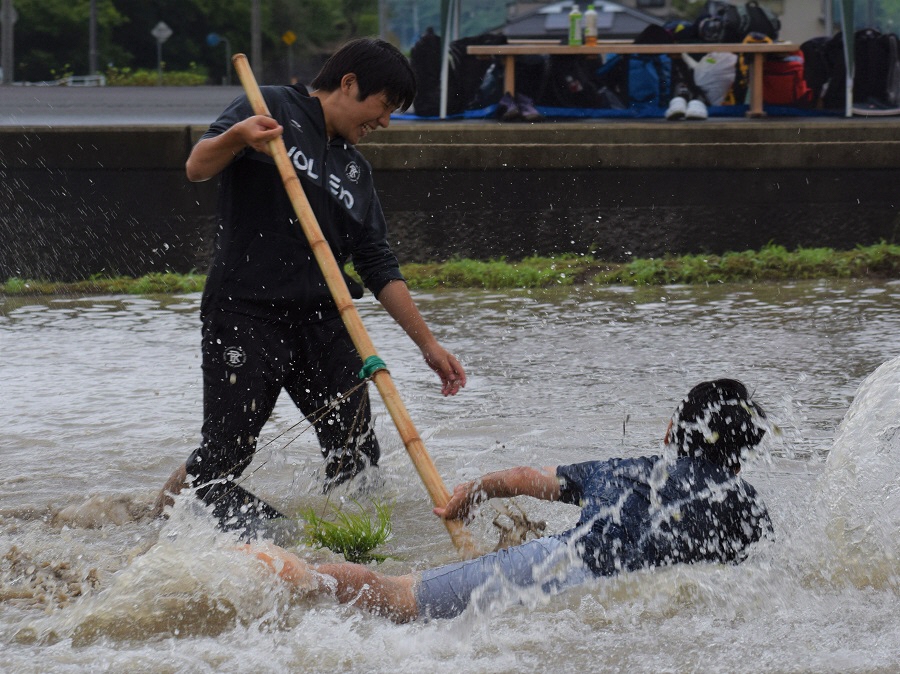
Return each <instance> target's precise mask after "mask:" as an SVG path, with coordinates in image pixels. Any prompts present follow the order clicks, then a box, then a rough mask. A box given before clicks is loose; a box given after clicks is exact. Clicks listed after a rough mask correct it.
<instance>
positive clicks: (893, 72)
mask: <svg viewBox="0 0 900 674" xmlns="http://www.w3.org/2000/svg"><path fill="white" fill-rule="evenodd" d="M853 51H854V57H855V63H854V71H855V72H854V76H853V100H854V101H855V102H859V103H865V102H877V103H879V104H882V105H887V106H900V56H898V52H900V48H898V38H897V35H896V34H894V33H887V34H883V33H880V32H879V31H877V30H874V29H873V28H863V29H861V30H858V31H856V33H855V34H854V50H853ZM825 57H826V62H827V67H828V74H829V77H828V81H827V87H826V89H825V93H824V95H823V97H822V103H823V105H824V107H826V108H842V107H844V106H845V105H846V90H845V87H844V82H845V81H846V78H847V69H846V65H845V63H844V48H843V36H842V34H841V33H838V34H836V35H835V36H834V37H832V38H830V40H829V41H828V43H827V45H826V47H825Z"/></svg>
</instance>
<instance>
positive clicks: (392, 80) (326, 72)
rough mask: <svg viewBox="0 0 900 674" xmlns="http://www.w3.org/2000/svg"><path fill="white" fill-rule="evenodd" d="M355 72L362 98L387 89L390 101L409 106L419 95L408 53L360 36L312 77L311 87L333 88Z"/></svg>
mask: <svg viewBox="0 0 900 674" xmlns="http://www.w3.org/2000/svg"><path fill="white" fill-rule="evenodd" d="M348 73H353V74H354V75H356V80H357V84H358V85H359V100H361V101H362V100H365V99H366V98H368V97H369V96H371V95H372V94H380V93H381V92H384V94H385V95H386V96H387V99H388V100H387V102H388V103H390V104H391V105H393V106H395V107H397V108H400V109H401V110H406V109H407V108H408V107H409V106H410V105H412V102H413V99H414V98H415V97H416V76H415V75H414V74H413V70H412V67H411V66H410V64H409V61H407V60H406V57H405V56H404V55H403V54H401V53H400V50H399V49H397V48H396V47H395V46H394V45H392V44H391V43H390V42H385V41H384V40H379V39H377V38H359V39H356V40H351V41H350V42H347V43H346V44H344V45H343V46H342V47H341V48H340V49H338V50H337V51H336V52H335V53H334V54H332V55H331V58H329V59H328V60H327V61H326V62H325V65H324V66H322V70H320V71H319V74H318V75H316V79H314V80H313V81H312V88H313V89H316V90H319V91H334V90H335V89H337V88H338V87H340V86H341V79H342V78H343V77H344V75H346V74H348Z"/></svg>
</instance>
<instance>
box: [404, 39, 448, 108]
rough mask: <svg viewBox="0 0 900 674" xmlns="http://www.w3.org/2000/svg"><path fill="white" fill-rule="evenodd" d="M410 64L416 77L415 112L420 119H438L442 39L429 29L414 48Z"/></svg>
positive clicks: (411, 52)
mask: <svg viewBox="0 0 900 674" xmlns="http://www.w3.org/2000/svg"><path fill="white" fill-rule="evenodd" d="M409 64H410V66H411V67H412V70H413V74H414V75H415V76H416V97H415V98H414V99H413V110H414V111H415V113H416V114H417V115H419V116H420V117H437V116H438V114H440V105H441V38H439V37H438V36H437V35H435V33H434V28H431V27H428V28H427V29H426V30H425V33H424V34H423V35H422V37H420V38H419V39H418V41H417V42H416V43H415V44H414V45H413V46H412V49H411V50H410V52H409Z"/></svg>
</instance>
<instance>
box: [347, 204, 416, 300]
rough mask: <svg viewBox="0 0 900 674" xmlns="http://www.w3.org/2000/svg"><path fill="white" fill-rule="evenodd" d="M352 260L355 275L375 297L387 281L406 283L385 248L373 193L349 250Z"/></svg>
mask: <svg viewBox="0 0 900 674" xmlns="http://www.w3.org/2000/svg"><path fill="white" fill-rule="evenodd" d="M352 259H353V267H354V269H356V273H358V274H359V276H360V278H361V279H362V282H363V283H364V284H365V286H366V287H367V288H368V289H369V290H371V291H372V293H373V294H374V295H375V296H376V297H378V293H380V292H381V290H382V289H383V288H384V287H385V286H386V285H387V284H388V283H390V282H391V281H405V280H406V279H404V278H403V274H401V273H400V263H399V262H398V261H397V256H396V255H394V251H392V250H391V247H390V244H388V241H387V223H386V222H385V219H384V212H383V211H382V210H381V202H380V201H379V200H378V195H377V194H376V193H375V191H374V189H373V191H372V199H371V201H370V204H369V211H368V213H366V218H365V221H364V222H363V227H362V233H361V235H360V237H359V239H358V240H357V242H356V246H355V247H354V249H353V253H352Z"/></svg>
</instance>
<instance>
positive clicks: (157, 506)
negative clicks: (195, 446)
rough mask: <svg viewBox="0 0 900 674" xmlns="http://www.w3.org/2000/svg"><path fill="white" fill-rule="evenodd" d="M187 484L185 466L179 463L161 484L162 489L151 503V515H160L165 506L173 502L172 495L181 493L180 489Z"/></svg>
mask: <svg viewBox="0 0 900 674" xmlns="http://www.w3.org/2000/svg"><path fill="white" fill-rule="evenodd" d="M187 485H188V479H187V466H186V465H185V464H181V465H180V466H179V467H178V468H177V469H176V470H175V472H174V473H172V475H171V476H170V477H169V479H168V480H166V483H165V484H164V485H163V488H162V491H160V492H159V496H157V497H156V501H155V502H154V504H153V509H152V510H151V515H152V516H153V517H162V516H163V511H164V510H165V509H166V507H167V506H171V505H172V504H173V503H175V500H174V499H173V498H172V496H174V495H176V494H179V493H181V490H182V489H184V488H185V487H187Z"/></svg>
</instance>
